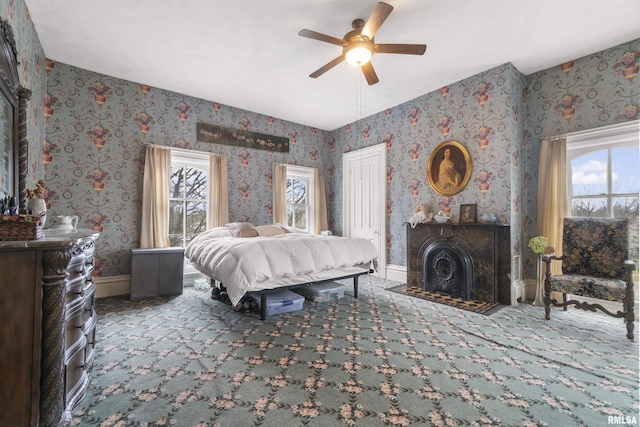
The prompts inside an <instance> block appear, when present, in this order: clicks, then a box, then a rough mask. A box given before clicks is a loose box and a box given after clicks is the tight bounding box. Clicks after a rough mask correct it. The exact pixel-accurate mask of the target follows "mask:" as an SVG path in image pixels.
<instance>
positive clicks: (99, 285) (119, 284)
mask: <svg viewBox="0 0 640 427" xmlns="http://www.w3.org/2000/svg"><path fill="white" fill-rule="evenodd" d="M94 281H95V283H96V298H105V297H115V296H117V295H130V294H131V276H130V275H128V274H127V275H123V276H109V277H95V278H94Z"/></svg>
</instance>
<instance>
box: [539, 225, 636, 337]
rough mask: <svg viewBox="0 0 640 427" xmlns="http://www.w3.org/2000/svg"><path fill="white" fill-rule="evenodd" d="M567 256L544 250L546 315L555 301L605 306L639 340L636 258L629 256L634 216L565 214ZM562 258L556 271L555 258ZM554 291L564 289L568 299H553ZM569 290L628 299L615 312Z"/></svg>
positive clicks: (557, 304)
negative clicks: (579, 298) (553, 268)
mask: <svg viewBox="0 0 640 427" xmlns="http://www.w3.org/2000/svg"><path fill="white" fill-rule="evenodd" d="M563 227H564V228H563V231H562V256H560V257H558V256H556V255H555V254H548V255H543V256H542V261H543V262H544V263H545V264H546V265H545V280H544V310H545V319H547V320H549V319H550V317H551V306H554V307H563V308H564V310H565V311H566V310H567V306H569V305H575V306H576V307H577V308H581V309H583V310H585V311H593V312H595V311H596V309H597V310H601V311H602V312H604V313H606V314H608V315H609V316H613V317H621V318H624V321H625V323H626V325H627V338H629V339H630V340H633V328H634V324H633V321H634V295H633V293H634V291H633V271H634V270H635V268H636V266H635V263H633V262H631V261H629V260H628V259H627V258H628V256H629V231H628V230H629V220H628V219H626V218H565V219H564V222H563ZM554 260H560V261H562V274H559V275H551V261H554ZM551 292H560V293H562V302H558V301H557V300H555V299H551ZM567 295H573V296H584V297H589V298H597V299H601V300H608V301H617V302H621V303H622V311H617V312H616V313H612V312H610V311H609V310H607V309H606V308H605V307H603V306H602V305H600V304H597V303H593V304H589V303H587V302H580V301H577V300H575V299H571V300H567Z"/></svg>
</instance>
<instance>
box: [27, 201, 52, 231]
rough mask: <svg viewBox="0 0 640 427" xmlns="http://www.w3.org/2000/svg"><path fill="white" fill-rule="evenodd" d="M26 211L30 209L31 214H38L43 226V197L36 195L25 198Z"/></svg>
mask: <svg viewBox="0 0 640 427" xmlns="http://www.w3.org/2000/svg"><path fill="white" fill-rule="evenodd" d="M26 207H27V212H28V211H31V212H32V214H33V215H38V216H40V223H41V225H42V227H43V228H44V223H45V222H46V221H47V204H46V202H45V201H44V199H40V198H38V197H36V198H33V199H28V200H27V206H26Z"/></svg>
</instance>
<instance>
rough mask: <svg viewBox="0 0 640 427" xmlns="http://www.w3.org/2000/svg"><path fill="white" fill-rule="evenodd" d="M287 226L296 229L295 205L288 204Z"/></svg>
mask: <svg viewBox="0 0 640 427" xmlns="http://www.w3.org/2000/svg"><path fill="white" fill-rule="evenodd" d="M287 225H288V226H289V227H294V226H295V225H294V222H293V205H292V204H287Z"/></svg>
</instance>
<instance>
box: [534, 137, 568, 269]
mask: <svg viewBox="0 0 640 427" xmlns="http://www.w3.org/2000/svg"><path fill="white" fill-rule="evenodd" d="M567 197H568V194H567V139H566V137H565V136H564V135H562V136H556V137H551V138H544V139H543V140H542V146H541V148H540V164H539V168H538V235H539V236H546V237H547V239H548V241H549V243H548V244H549V246H551V247H553V248H554V249H555V252H556V255H562V221H563V219H564V218H565V217H566V216H567V215H568V213H569V211H568V205H567ZM561 271H562V269H561V264H560V263H559V262H553V263H551V273H552V274H561Z"/></svg>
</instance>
